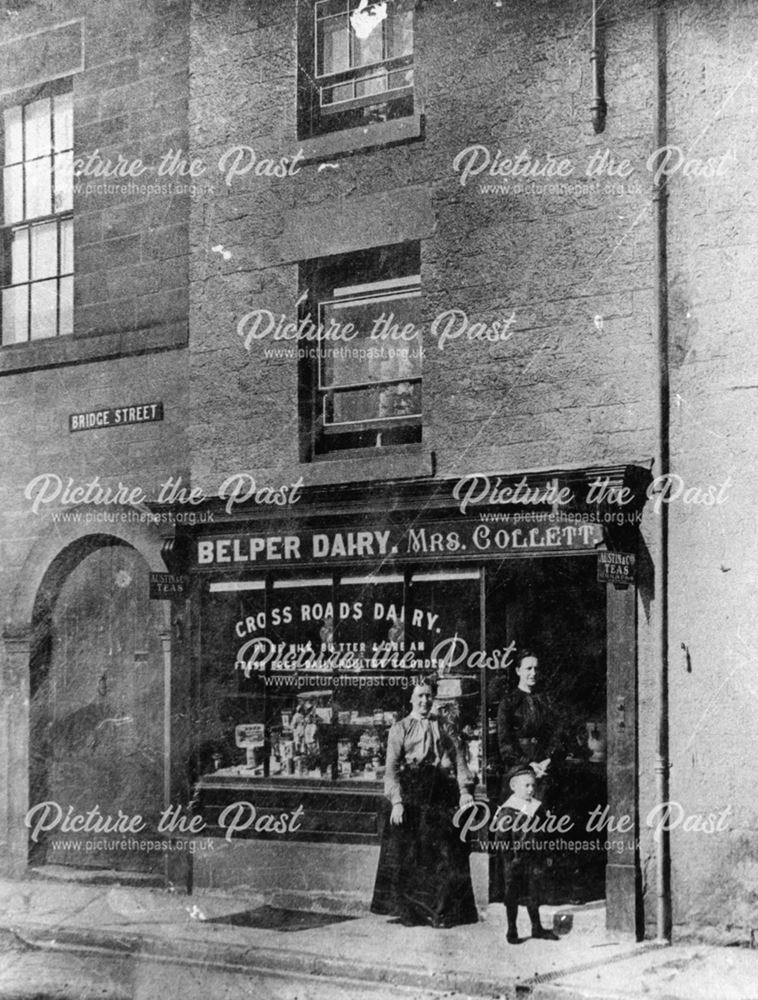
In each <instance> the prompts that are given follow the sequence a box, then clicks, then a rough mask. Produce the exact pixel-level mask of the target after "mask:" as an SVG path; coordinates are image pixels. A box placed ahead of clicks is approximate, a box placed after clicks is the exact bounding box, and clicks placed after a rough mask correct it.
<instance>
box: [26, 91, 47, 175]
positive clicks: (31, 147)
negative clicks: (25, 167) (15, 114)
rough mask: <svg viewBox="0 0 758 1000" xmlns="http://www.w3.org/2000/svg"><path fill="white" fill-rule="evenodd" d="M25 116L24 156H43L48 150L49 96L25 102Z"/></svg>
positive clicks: (28, 157)
mask: <svg viewBox="0 0 758 1000" xmlns="http://www.w3.org/2000/svg"><path fill="white" fill-rule="evenodd" d="M25 112H26V114H25V117H26V151H25V152H26V156H25V159H27V160H31V159H34V157H36V156H45V155H46V154H48V153H49V152H50V147H51V138H50V98H48V97H45V98H44V99H43V100H41V101H34V102H33V103H32V104H27V105H26V108H25Z"/></svg>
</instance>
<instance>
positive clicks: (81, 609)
mask: <svg viewBox="0 0 758 1000" xmlns="http://www.w3.org/2000/svg"><path fill="white" fill-rule="evenodd" d="M159 608H160V605H159V604H158V602H155V601H153V602H151V601H150V598H149V570H148V566H147V564H146V563H145V561H144V559H143V558H142V557H141V556H140V555H139V554H138V553H137V552H136V551H135V550H134V549H132V548H131V547H129V546H127V545H122V544H115V545H106V546H102V547H100V548H96V549H95V550H94V551H90V552H89V553H88V554H87V555H85V556H84V557H83V558H82V559H81V561H79V562H78V563H77V564H76V565H75V566H74V567H73V568H72V569H71V570H70V571H69V572H68V574H67V575H66V576H65V577H64V578H63V580H62V582H61V583H60V586H59V587H58V588H57V592H56V593H55V594H53V595H52V596H51V597H50V598H49V599H48V607H47V609H46V612H45V620H44V621H43V622H42V628H43V630H44V633H45V635H44V636H43V637H42V641H41V642H38V649H40V650H41V651H42V652H41V655H40V656H38V658H37V659H38V662H37V663H36V664H34V663H33V665H32V704H31V756H32V760H31V783H30V784H31V787H30V805H31V806H34V805H35V804H36V803H40V802H45V801H48V802H54V803H56V804H57V805H58V806H60V808H61V809H62V811H63V815H64V816H65V815H66V813H67V812H68V810H69V808H71V809H72V811H73V814H85V815H86V814H87V813H89V812H90V810H92V809H93V808H94V807H97V808H98V810H99V812H100V813H101V814H102V815H110V816H113V817H117V816H118V815H119V810H120V811H121V814H125V815H128V816H132V815H136V814H140V815H141V816H142V817H143V818H144V819H145V821H146V824H147V825H146V830H145V832H144V833H143V835H142V839H143V840H144V839H149V836H150V830H151V829H152V830H154V828H155V823H156V821H157V818H158V816H159V814H160V811H161V808H162V795H163V769H164V747H163V705H164V700H163V658H162V649H161V642H160V638H159V633H158V624H159V623H158V617H157V615H158V611H159ZM121 839H122V837H121V836H120V835H118V834H115V833H110V834H106V833H104V834H98V833H95V832H92V831H90V832H82V833H64V832H61V831H60V830H59V829H58V830H53V831H51V832H49V833H47V834H46V835H45V836H44V838H43V839H41V841H40V843H38V844H36V845H35V844H34V843H32V844H31V857H32V860H33V861H34V862H37V863H40V862H46V863H47V864H63V865H75V866H77V867H97V868H115V869H120V870H132V871H159V870H161V867H162V858H161V856H160V852H155V851H153V852H146V851H145V850H142V849H139V848H138V847H135V845H134V844H132V845H130V846H126V847H124V845H123V844H118V845H117V846H116V845H115V844H114V843H113V842H114V841H117V840H119V841H120V840H121ZM103 841H107V842H108V843H103Z"/></svg>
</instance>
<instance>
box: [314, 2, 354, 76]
mask: <svg viewBox="0 0 758 1000" xmlns="http://www.w3.org/2000/svg"><path fill="white" fill-rule="evenodd" d="M317 46H318V64H317V70H316V72H317V73H318V74H319V76H322V75H325V74H328V73H341V72H342V71H343V70H346V69H348V68H349V47H348V21H347V15H346V14H345V15H344V16H343V17H330V18H327V19H325V20H321V21H319V27H318V40H317Z"/></svg>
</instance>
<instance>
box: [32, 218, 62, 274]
mask: <svg viewBox="0 0 758 1000" xmlns="http://www.w3.org/2000/svg"><path fill="white" fill-rule="evenodd" d="M57 273H58V226H57V223H55V222H48V223H46V224H45V225H44V226H32V280H33V281H35V280H36V279H37V278H49V277H51V276H52V275H54V274H57Z"/></svg>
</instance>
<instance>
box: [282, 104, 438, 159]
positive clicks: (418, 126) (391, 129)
mask: <svg viewBox="0 0 758 1000" xmlns="http://www.w3.org/2000/svg"><path fill="white" fill-rule="evenodd" d="M423 134H424V118H423V115H421V114H415V115H410V116H409V117H408V118H395V119H393V120H392V121H388V122H378V123H377V124H376V125H361V126H360V127H359V128H348V129H344V131H342V132H329V133H327V134H326V135H317V136H314V137H313V138H312V139H303V140H302V141H301V142H300V148H301V149H302V151H303V155H304V157H305V160H304V162H305V163H317V162H318V161H319V160H333V159H335V158H336V157H339V156H349V155H350V154H351V153H360V152H363V151H364V150H368V149H373V148H375V147H377V146H392V145H396V144H397V143H401V142H409V141H411V140H413V139H421V138H423Z"/></svg>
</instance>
